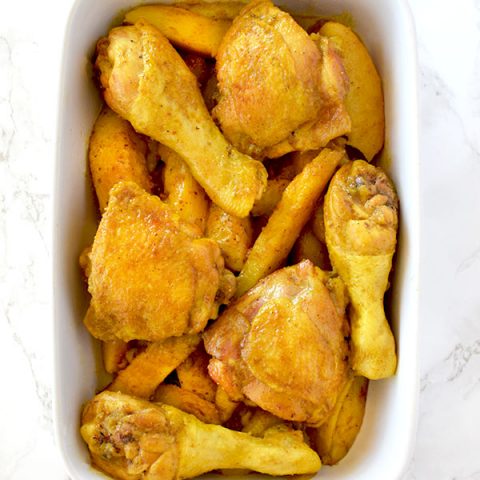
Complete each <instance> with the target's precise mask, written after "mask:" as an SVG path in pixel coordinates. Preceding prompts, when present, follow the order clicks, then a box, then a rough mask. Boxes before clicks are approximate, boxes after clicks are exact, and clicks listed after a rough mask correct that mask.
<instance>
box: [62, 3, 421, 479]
mask: <svg viewBox="0 0 480 480" xmlns="http://www.w3.org/2000/svg"><path fill="white" fill-rule="evenodd" d="M136 3H138V2H135V0H133V2H132V0H101V1H98V0H75V1H74V2H73V6H72V10H71V12H70V16H69V18H68V23H67V26H66V35H65V41H64V54H63V64H62V71H61V82H60V96H59V112H58V128H57V131H58V137H57V139H58V144H57V145H58V147H57V158H56V172H55V175H56V176H55V192H54V232H53V241H54V245H53V278H54V285H53V292H54V299H53V305H54V335H55V369H56V372H55V373H56V375H55V378H56V384H55V392H54V411H55V424H56V440H57V444H58V448H59V449H60V451H61V455H62V457H63V460H64V463H65V468H66V470H67V471H68V474H69V475H70V477H71V478H72V479H76V480H80V479H82V480H93V479H99V478H105V477H104V476H103V475H102V474H100V473H98V472H97V471H96V470H94V469H93V468H91V466H90V462H89V456H88V452H87V448H86V446H85V444H84V443H83V441H82V439H81V437H80V434H79V421H80V411H81V407H82V404H83V403H84V402H85V401H87V400H88V399H90V398H91V397H92V396H93V395H94V394H95V393H96V391H97V389H98V388H99V387H100V386H103V385H104V384H105V383H104V380H105V379H102V378H99V375H100V371H101V368H99V367H98V365H99V364H98V363H97V362H98V358H99V355H98V353H99V352H98V345H97V343H96V341H94V340H93V339H92V338H91V337H90V335H89V334H88V333H87V331H86V329H85V328H84V326H83V323H82V319H83V316H84V313H85V311H86V308H87V305H88V297H87V294H86V288H85V285H84V284H83V281H82V278H81V275H80V270H79V268H78V260H77V259H78V255H79V253H80V252H81V250H82V249H83V248H84V247H85V246H86V245H89V244H90V243H91V242H92V239H93V236H94V233H95V228H96V224H97V214H96V211H95V207H94V203H93V195H92V190H91V186H90V183H89V179H88V174H87V160H86V152H87V145H88V138H89V134H90V130H91V127H92V125H93V122H94V120H95V118H96V115H97V114H98V111H99V107H100V97H99V94H98V92H97V90H96V88H95V87H94V84H93V81H92V71H91V66H90V63H91V58H92V55H93V53H94V48H95V43H96V40H97V39H98V38H99V37H100V36H102V35H104V34H105V33H106V32H107V31H108V29H109V28H110V27H111V26H112V23H113V22H114V21H115V20H116V19H118V18H120V17H119V12H120V11H121V10H122V9H125V8H128V7H130V6H132V4H136ZM276 3H277V4H278V5H279V6H281V7H285V8H286V9H287V10H289V11H292V12H295V13H304V14H322V15H324V14H327V15H332V14H339V13H344V12H349V13H350V14H351V15H352V17H353V19H354V29H355V30H356V31H357V32H358V33H359V34H360V36H361V38H362V39H363V41H364V42H365V43H366V45H367V47H368V48H369V51H370V52H371V54H372V56H373V58H374V60H375V62H376V65H377V67H378V69H379V71H380V74H381V76H382V78H383V82H384V91H385V109H386V127H387V129H386V148H385V155H384V157H385V158H384V160H385V161H384V162H383V163H384V165H383V166H384V167H385V168H386V169H387V171H388V173H389V174H390V175H391V177H392V178H393V179H394V181H395V183H396V185H397V188H398V194H399V197H400V205H401V217H400V218H401V224H400V230H399V243H398V254H397V258H396V264H395V275H394V280H393V282H392V284H393V286H392V291H391V295H390V296H391V298H392V301H391V302H389V316H390V318H391V321H392V327H393V330H394V332H395V337H396V339H397V344H398V345H397V348H398V358H399V364H398V371H397V374H396V376H395V377H393V378H391V379H389V380H383V381H377V382H371V384H370V390H369V395H368V402H367V410H366V416H365V419H364V423H363V426H362V430H361V432H360V434H359V436H358V438H357V440H356V442H355V444H354V446H353V448H352V450H351V451H350V452H349V454H348V455H347V457H346V458H345V459H344V460H343V461H342V462H341V463H340V464H339V465H337V466H335V467H323V468H322V470H321V471H320V472H319V474H317V476H316V477H315V478H327V477H328V478H329V479H332V480H333V479H335V480H337V479H338V480H339V479H342V480H346V479H355V480H364V479H365V480H366V479H368V480H375V479H378V480H393V479H397V478H399V477H400V476H401V474H402V472H403V470H404V469H405V467H406V465H407V463H408V459H409V457H410V453H411V449H412V447H413V441H414V435H415V427H416V404H417V383H418V376H417V325H418V281H419V280H418V279H419V271H418V265H419V250H418V249H419V210H420V206H419V189H418V184H419V179H418V171H419V165H418V134H417V72H416V50H415V39H414V28H413V23H412V19H411V16H410V12H409V9H408V6H407V3H406V1H402V0H383V1H381V2H379V1H378V0H301V1H298V0H290V1H288V0H283V1H279V2H276ZM102 382H103V383H102ZM206 478H214V475H209V476H206ZM248 478H249V479H251V480H253V479H255V478H257V476H255V475H249V476H248ZM258 478H260V476H258Z"/></svg>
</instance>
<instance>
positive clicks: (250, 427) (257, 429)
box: [242, 408, 285, 437]
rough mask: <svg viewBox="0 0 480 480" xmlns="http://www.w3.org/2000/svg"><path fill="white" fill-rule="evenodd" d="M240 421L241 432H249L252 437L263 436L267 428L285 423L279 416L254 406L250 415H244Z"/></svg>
mask: <svg viewBox="0 0 480 480" xmlns="http://www.w3.org/2000/svg"><path fill="white" fill-rule="evenodd" d="M242 423H243V428H242V432H245V433H249V434H250V435H253V436H254V437H263V436H264V435H265V432H266V431H267V430H268V429H269V428H271V427H274V426H275V425H281V424H285V422H284V421H283V420H282V419H281V418H278V417H276V416H275V415H273V414H271V413H269V412H266V411H265V410H262V409H261V408H256V409H255V410H254V411H253V413H252V414H251V415H248V416H244V418H242Z"/></svg>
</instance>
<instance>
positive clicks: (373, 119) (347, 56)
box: [319, 22, 385, 161]
mask: <svg viewBox="0 0 480 480" xmlns="http://www.w3.org/2000/svg"><path fill="white" fill-rule="evenodd" d="M319 33H320V34H321V35H323V36H326V37H328V38H330V39H332V40H333V42H334V44H335V46H336V47H337V50H338V52H339V54H340V56H341V58H342V60H343V65H344V67H345V71H346V73H347V75H348V78H349V80H350V89H349V91H348V94H347V97H346V99H345V105H346V107H347V111H348V113H349V115H350V118H351V121H352V129H351V132H350V133H349V134H348V135H347V136H348V144H349V145H351V146H353V147H355V148H357V149H358V150H360V151H361V152H362V153H363V154H364V155H365V158H366V159H367V160H368V161H371V160H372V158H373V157H374V156H375V154H377V153H378V152H379V151H380V150H381V148H382V146H383V142H384V137H385V114H384V102H383V89H382V80H381V78H380V76H379V74H378V72H377V69H376V67H375V64H374V63H373V60H372V58H371V57H370V54H369V53H368V50H367V49H366V47H365V45H364V44H363V43H362V41H361V40H360V39H359V38H358V36H357V35H356V34H355V33H354V32H353V31H352V30H351V29H350V28H348V27H346V26H345V25H342V24H341V23H337V22H327V23H325V24H324V25H323V26H322V28H320V30H319Z"/></svg>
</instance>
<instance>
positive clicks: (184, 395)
mask: <svg viewBox="0 0 480 480" xmlns="http://www.w3.org/2000/svg"><path fill="white" fill-rule="evenodd" d="M153 401H154V402H160V403H166V404H167V405H171V406H172V407H176V408H178V409H180V410H182V411H184V412H187V413H190V414H192V415H195V416H196V417H197V418H198V419H199V420H201V421H202V422H205V423H213V424H215V425H220V424H221V423H222V422H221V418H220V414H219V412H218V410H217V407H216V406H215V404H214V403H212V402H209V401H208V400H205V399H204V398H202V397H200V396H198V395H196V394H195V393H193V392H190V391H189V390H185V389H184V388H181V387H177V386H176V385H168V384H162V385H160V386H159V387H158V388H157V390H156V391H155V394H154V396H153Z"/></svg>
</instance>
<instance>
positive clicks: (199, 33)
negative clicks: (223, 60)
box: [124, 5, 231, 57]
mask: <svg viewBox="0 0 480 480" xmlns="http://www.w3.org/2000/svg"><path fill="white" fill-rule="evenodd" d="M140 19H144V20H146V21H147V22H148V23H151V24H152V25H153V26H154V27H156V28H157V29H158V30H160V32H162V33H163V35H165V36H166V37H167V38H168V39H169V40H170V41H171V42H172V43H173V44H174V45H177V46H179V47H181V48H185V49H186V50H191V51H193V52H197V53H201V54H203V55H209V56H211V57H214V56H215V54H216V53H217V50H218V47H219V45H220V42H221V41H222V38H223V36H224V35H225V33H226V32H227V30H228V29H229V28H230V25H231V22H230V21H229V20H224V19H215V18H209V17H206V16H204V15H201V14H199V13H196V12H193V11H189V10H185V9H183V8H178V7H174V6H170V5H145V6H141V7H137V8H134V9H133V10H130V11H129V12H128V13H127V14H126V15H125V19H124V21H125V23H131V24H134V23H136V22H137V21H138V20H140Z"/></svg>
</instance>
